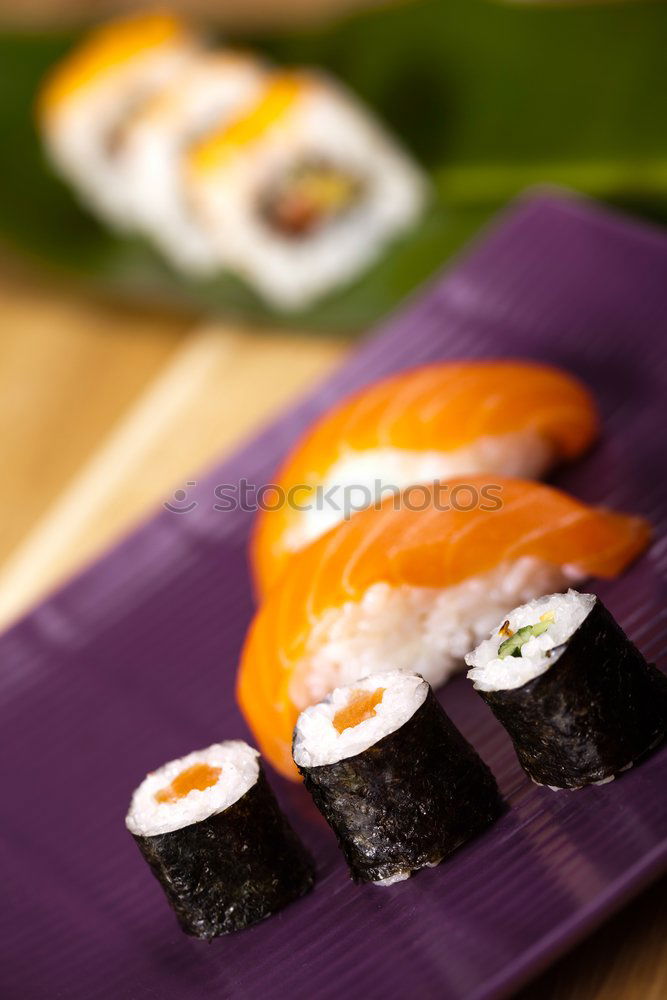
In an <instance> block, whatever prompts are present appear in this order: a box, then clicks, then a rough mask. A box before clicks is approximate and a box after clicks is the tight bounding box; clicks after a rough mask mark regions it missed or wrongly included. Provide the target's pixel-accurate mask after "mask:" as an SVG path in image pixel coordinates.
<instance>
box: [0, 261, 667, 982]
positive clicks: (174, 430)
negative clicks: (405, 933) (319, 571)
mask: <svg viewBox="0 0 667 1000" xmlns="http://www.w3.org/2000/svg"><path fill="white" fill-rule="evenodd" d="M0 263H1V264H2V277H0V330H1V331H2V335H1V337H0V422H1V423H0V426H2V428H3V433H2V435H0V468H1V469H2V489H1V490H0V514H1V518H0V625H6V624H7V623H9V622H10V621H12V620H14V619H15V618H16V616H17V615H19V614H20V613H21V612H22V611H24V610H25V609H26V608H28V607H29V606H30V604H31V603H32V602H33V601H34V600H36V599H37V598H39V597H40V596H42V595H44V594H45V593H46V592H47V591H48V590H49V589H51V588H52V587H54V586H56V585H57V584H58V582H59V581H61V580H62V579H64V578H65V577H66V576H67V575H68V574H69V573H71V572H72V571H74V570H75V569H76V568H77V567H80V566H81V565H83V564H85V563H86V562H87V561H88V560H90V559H92V558H94V557H95V555H97V554H98V553H99V552H100V551H101V550H103V549H104V548H105V547H106V546H108V545H109V544H110V543H112V542H113V540H114V538H117V537H118V536H119V535H120V534H121V533H122V532H124V531H126V530H128V528H129V527H130V526H131V525H132V524H133V523H135V522H136V521H137V520H138V519H139V518H141V517H142V516H145V514H146V513H147V512H148V511H150V509H151V507H153V506H155V505H156V504H158V503H159V502H160V501H163V500H164V499H166V498H168V497H169V496H170V495H171V493H172V491H173V489H174V488H176V487H178V486H179V485H180V484H182V483H184V482H185V481H186V480H188V479H191V478H194V477H196V475H197V473H198V471H200V470H201V469H202V467H204V466H205V465H206V464H208V463H210V462H211V461H213V460H214V459H217V458H219V457H220V455H222V454H224V453H225V452H228V451H230V449H232V448H233V447H234V446H235V445H236V444H237V443H238V442H240V441H241V440H242V439H243V438H244V437H246V436H247V435H248V434H250V433H251V432H252V431H253V430H254V429H255V428H257V427H258V426H259V425H261V424H262V423H263V422H264V421H266V420H268V419H270V418H271V416H272V415H273V414H275V413H277V412H278V411H279V410H280V409H281V408H282V407H283V406H284V405H285V404H286V403H287V402H288V401H290V400H291V399H293V398H295V397H296V396H297V395H298V394H299V393H300V392H302V391H305V390H306V389H307V388H309V387H310V386H312V385H313V384H314V382H315V381H316V380H317V379H318V378H320V377H321V376H322V375H324V374H325V373H326V372H328V371H330V370H331V369H332V367H333V366H334V365H336V364H337V363H338V362H339V361H340V360H341V359H342V358H343V357H344V356H345V353H346V351H347V350H348V349H349V348H348V347H347V346H346V345H345V343H344V342H342V341H341V340H334V339H327V338H323V337H321V336H311V337H305V336H300V335H298V334H289V333H281V334H276V333H273V332H271V331H266V330H257V329H241V328H239V327H238V326H230V325H224V324H222V323H217V322H216V323H208V324H201V323H199V324H196V323H195V322H194V321H193V320H192V318H191V317H184V316H173V315H167V314H164V313H159V312H156V311H148V310H147V311H143V312H142V311H138V310H136V309H132V310H130V309H127V308H123V307H119V306H117V305H113V304H111V303H109V302H105V301H102V300H98V299H95V298H92V297H86V296H84V295H82V294H81V293H80V291H78V290H73V289H71V290H68V289H63V288H62V287H60V286H58V285H54V284H50V283H49V282H48V281H47V280H46V279H37V278H35V277H33V276H31V275H29V274H27V273H25V272H23V271H22V270H21V269H19V268H17V267H16V266H15V265H11V264H9V263H7V262H5V261H1V260H0ZM666 889H667V881H663V882H661V883H658V884H657V885H655V886H653V887H651V888H650V889H648V890H647V891H646V892H645V893H644V894H643V895H642V896H640V897H639V898H638V899H637V900H635V901H634V902H633V903H631V904H630V905H629V906H628V907H627V908H626V909H625V910H624V911H622V912H621V913H620V914H619V915H618V916H617V917H615V918H614V919H613V920H612V921H611V922H610V923H608V924H607V925H605V927H603V928H602V929H600V930H599V931H598V932H597V933H596V934H595V935H594V936H593V937H592V938H590V939H589V940H588V941H586V942H584V943H583V944H582V945H581V946H580V947H579V948H578V949H577V950H576V951H575V952H573V953H572V954H570V955H569V956H567V957H566V958H565V959H563V960H562V961H561V962H560V963H559V964H558V965H557V966H555V967H554V968H552V969H551V970H549V971H548V972H546V973H545V974H544V976H543V977H542V978H541V979H540V980H539V981H538V982H536V983H534V984H533V985H532V986H531V987H529V988H528V989H527V990H526V991H524V993H523V994H522V1000H538V998H540V1000H550V998H554V1000H555V998H558V1000H593V998H595V1000H664V998H667V948H666V947H665V944H664V942H665V940H666V939H667V892H666ZM119 1000H120V998H119Z"/></svg>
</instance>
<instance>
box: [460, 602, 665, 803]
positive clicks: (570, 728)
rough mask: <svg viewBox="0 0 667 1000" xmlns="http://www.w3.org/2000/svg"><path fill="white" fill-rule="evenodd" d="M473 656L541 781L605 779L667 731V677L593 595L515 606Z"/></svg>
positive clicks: (478, 676) (482, 687)
mask: <svg viewBox="0 0 667 1000" xmlns="http://www.w3.org/2000/svg"><path fill="white" fill-rule="evenodd" d="M466 663H468V665H469V666H471V667H472V669H471V670H470V671H469V672H468V677H469V678H470V679H471V680H472V681H474V684H475V688H476V689H477V691H478V692H479V694H480V695H481V697H482V698H483V699H484V701H485V702H486V703H487V705H489V707H490V708H491V709H492V710H493V713H494V714H495V715H496V717H497V718H498V719H499V720H500V722H501V723H502V724H503V726H504V727H505V729H506V730H507V732H508V733H509V735H510V737H511V739H512V742H513V744H514V748H515V750H516V752H517V756H518V757H519V761H520V763H521V766H522V767H523V769H524V770H525V771H526V773H527V774H528V776H529V777H530V778H532V779H533V781H535V782H536V783H537V784H540V785H549V786H550V787H551V788H579V787H581V786H582V785H589V784H604V783H605V782H607V781H611V780H612V779H613V778H614V777H615V776H616V775H617V774H619V773H620V772H621V771H625V770H627V769H628V768H630V767H632V765H633V764H634V763H635V762H636V761H638V760H639V759H640V758H641V757H643V756H644V755H645V754H647V753H648V752H649V751H650V750H652V749H653V748H654V747H656V746H657V745H658V744H659V743H661V742H662V740H663V739H664V738H665V735H666V733H667V678H665V676H664V675H663V674H662V673H661V672H660V671H659V670H658V669H657V668H656V667H655V666H653V665H652V664H649V663H647V662H646V660H645V659H644V657H643V656H642V654H641V653H640V652H639V650H638V649H637V647H636V646H634V645H633V644H632V643H631V642H630V640H629V639H628V637H627V636H626V635H625V633H624V632H623V630H622V629H621V628H620V626H619V625H618V623H617V622H616V621H615V620H614V618H613V617H612V615H611V614H610V613H609V611H608V610H607V608H606V607H605V606H604V604H603V603H602V601H601V600H600V598H599V597H595V596H594V595H593V594H580V593H577V592H576V591H574V590H570V591H568V593H567V594H552V595H550V596H548V597H542V598H539V599H538V600H536V601H531V602H530V603H528V604H524V605H522V606H521V607H518V608H515V610H514V611H512V612H511V613H510V614H509V615H507V617H506V618H505V620H504V621H503V622H502V624H499V625H498V626H497V627H496V628H495V629H494V631H493V633H492V635H491V637H490V638H489V639H486V640H485V641H484V642H482V643H481V644H480V645H479V646H478V647H477V649H475V650H474V651H473V652H472V653H469V654H468V655H467V656H466Z"/></svg>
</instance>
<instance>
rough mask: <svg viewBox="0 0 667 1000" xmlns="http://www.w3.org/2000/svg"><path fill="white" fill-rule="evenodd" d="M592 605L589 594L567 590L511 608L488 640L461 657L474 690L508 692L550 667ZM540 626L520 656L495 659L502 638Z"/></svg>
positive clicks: (523, 647) (525, 644) (524, 645)
mask: <svg viewBox="0 0 667 1000" xmlns="http://www.w3.org/2000/svg"><path fill="white" fill-rule="evenodd" d="M594 604H595V597H594V595H593V594H580V593H578V592H577V591H576V590H568V592H567V593H566V594H549V595H547V596H546V597H539V598H537V600H534V601H529V602H528V603H527V604H523V605H521V606H520V607H518V608H515V609H514V610H513V611H512V612H511V613H510V614H509V615H508V617H507V618H506V619H504V620H503V621H502V622H498V623H497V625H496V627H495V628H494V629H493V630H492V632H491V635H490V637H489V638H488V639H485V640H484V641H483V642H482V643H480V644H479V646H478V647H477V648H476V649H474V650H473V651H472V652H471V653H468V654H467V655H466V657H465V662H466V663H467V664H468V666H469V667H471V668H472V669H471V670H469V671H468V677H469V679H470V680H471V681H474V684H475V688H477V690H478V691H509V690H512V689H513V688H518V687H522V686H523V685H524V684H527V683H528V681H532V680H533V678H534V677H539V676H540V674H543V673H544V672H545V671H546V670H548V669H549V668H550V667H553V666H554V665H555V664H556V663H557V662H558V659H559V657H560V656H561V655H562V654H563V653H564V652H565V649H566V648H567V647H566V643H567V640H568V639H569V638H570V636H571V635H572V634H573V633H574V632H575V631H576V630H577V629H578V628H579V626H580V625H581V623H582V622H583V621H584V619H585V618H586V616H587V615H588V614H589V613H590V611H591V610H592V608H593V605H594ZM539 623H542V625H543V627H544V628H545V630H544V631H543V632H541V634H539V635H533V636H530V637H529V638H528V639H527V641H526V642H525V643H524V644H523V645H522V646H521V647H520V655H504V656H499V655H498V654H499V650H500V649H501V647H502V644H503V641H504V639H505V638H508V637H509V638H511V636H510V633H513V634H514V635H516V633H517V632H518V631H519V629H522V628H527V627H528V628H530V627H534V626H535V625H539Z"/></svg>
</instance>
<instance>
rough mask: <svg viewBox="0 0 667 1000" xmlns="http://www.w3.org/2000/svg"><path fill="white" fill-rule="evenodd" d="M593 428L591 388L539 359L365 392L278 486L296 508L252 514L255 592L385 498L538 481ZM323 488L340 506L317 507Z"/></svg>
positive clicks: (457, 368) (313, 431) (295, 454)
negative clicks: (433, 486) (487, 477)
mask: <svg viewBox="0 0 667 1000" xmlns="http://www.w3.org/2000/svg"><path fill="white" fill-rule="evenodd" d="M597 432H598V415H597V410H596V406H595V403H594V401H593V399H592V398H591V395H590V393H589V392H588V390H587V389H586V388H585V386H583V385H582V384H581V383H580V382H579V381H578V380H577V379H575V378H573V376H572V375H570V374H568V373H567V372H563V371H559V369H557V368H552V367H550V366H548V365H539V364H535V363H534V362H527V361H517V360H508V361H456V362H451V361H450V362H440V363H437V364H430V365H425V366H423V367H421V368H415V369H412V370H411V371H404V372H399V373H398V374H396V375H392V376H390V377H389V378H386V379H383V380H382V381H381V382H377V383H376V384H374V385H370V386H366V387H365V388H364V389H362V390H361V391H360V392H358V393H355V395H353V396H351V397H350V398H348V399H346V400H343V402H342V403H340V404H339V405H338V406H335V407H334V408H333V409H332V410H329V411H328V412H327V413H326V414H325V415H324V416H323V417H322V418H321V419H320V420H318V421H317V422H316V423H315V425H314V426H313V427H311V428H310V430H308V432H307V433H306V434H305V435H304V437H303V439H302V440H301V441H299V442H298V443H297V445H296V447H295V448H294V449H293V451H292V453H291V454H290V455H289V456H288V457H287V459H286V460H285V462H284V463H283V465H282V467H281V468H280V469H279V471H278V472H277V474H276V475H275V476H274V478H273V479H272V482H273V483H276V484H277V485H278V486H279V488H280V489H281V490H282V491H283V492H284V494H285V495H286V496H290V495H291V491H296V493H297V495H298V501H299V502H298V503H292V504H288V503H285V504H282V505H280V506H277V507H275V508H272V509H269V510H264V511H261V512H260V513H259V514H258V516H257V521H256V524H255V529H254V534H253V542H252V562H253V570H254V576H255V581H256V585H257V589H258V590H259V591H260V592H261V593H266V591H267V590H268V589H269V587H270V586H271V584H272V583H273V582H274V581H275V580H277V579H278V578H279V577H280V575H281V573H282V571H283V570H284V568H285V565H286V564H287V562H288V561H289V559H290V557H291V556H292V554H293V553H294V552H297V551H298V550H299V549H301V548H303V547H304V546H305V545H307V544H308V543H309V542H312V541H313V540H314V539H315V538H319V537H320V535H323V534H324V533H325V532H326V531H328V530H330V529H331V528H332V527H335V525H336V524H339V523H340V522H341V521H342V520H344V518H346V517H348V516H350V514H354V512H355V511H358V510H360V509H362V508H363V507H365V506H370V505H371V504H372V503H374V502H377V501H378V500H379V499H380V498H382V497H384V496H386V495H387V492H388V491H391V490H400V489H405V488H406V487H408V486H410V485H411V484H413V483H424V482H433V480H435V479H448V478H451V477H453V476H463V475H472V474H479V473H493V474H494V475H502V476H521V477H523V478H525V479H533V478H538V477H539V476H541V475H543V474H544V473H545V472H547V470H548V469H550V468H551V467H552V466H553V465H555V464H557V463H558V462H561V461H563V460H564V459H573V458H576V457H577V456H578V455H580V454H581V453H582V452H583V451H584V450H585V449H586V448H587V447H588V446H589V445H590V444H591V443H592V442H593V440H594V439H595V437H596V436H597ZM318 491H319V493H320V494H322V495H324V496H333V497H335V499H336V500H337V501H338V504H337V505H334V504H330V505H327V506H323V505H322V504H318V503H316V502H315V500H316V497H317V495H318ZM346 494H347V500H346Z"/></svg>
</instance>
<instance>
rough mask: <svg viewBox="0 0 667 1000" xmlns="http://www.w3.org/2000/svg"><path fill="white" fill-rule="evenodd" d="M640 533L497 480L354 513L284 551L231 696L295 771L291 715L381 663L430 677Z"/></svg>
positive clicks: (472, 480) (275, 759)
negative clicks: (523, 607) (518, 609)
mask: <svg viewBox="0 0 667 1000" xmlns="http://www.w3.org/2000/svg"><path fill="white" fill-rule="evenodd" d="M649 536H650V529H649V526H648V524H647V523H646V522H645V521H644V520H642V519H641V518H639V517H632V516H628V515H624V514H617V513H613V512H611V511H607V510H603V509H599V508H595V507H589V506H587V505H586V504H584V503H581V502H580V501H578V500H575V499H574V498H572V497H570V496H568V495H567V494H565V493H562V492H561V491H559V490H556V489H553V488H552V487H549V486H545V485H543V484H540V483H534V482H528V481H526V480H520V479H506V478H503V477H501V476H497V477H496V476H494V477H493V478H492V479H490V480H489V478H488V477H480V476H477V477H475V476H470V477H466V478H464V479H458V480H457V479H449V480H446V481H444V482H441V483H431V484H430V485H424V486H418V487H412V488H411V489H409V490H406V491H405V492H404V493H403V494H401V495H400V496H399V497H389V498H388V499H387V500H386V501H385V502H384V503H383V504H382V506H381V507H380V508H379V509H373V508H372V507H369V508H367V509H366V510H362V511H360V512H359V513H358V514H355V515H354V517H351V518H350V519H349V520H348V521H344V522H343V523H342V524H339V525H337V526H336V527H335V528H333V529H332V530H331V531H329V532H328V533H327V534H326V535H323V536H322V537H321V538H318V539H316V540H315V541H314V542H311V544H310V545H308V546H307V547H306V548H303V549H301V550H300V551H299V552H297V553H295V554H294V556H293V557H292V559H291V560H290V562H289V563H288V565H287V567H286V569H285V572H284V573H283V575H282V577H281V578H280V580H279V581H278V583H277V584H276V585H275V586H274V587H272V589H271V590H270V591H269V592H268V594H267V595H266V598H265V599H264V601H263V602H262V604H261V605H260V608H259V610H258V612H257V614H256V616H255V619H254V621H253V623H252V625H251V627H250V630H249V632H248V636H247V638H246V642H245V646H244V649H243V652H242V655H241V663H240V668H239V674H238V682H237V695H238V699H239V703H240V705H241V708H242V710H243V713H244V715H245V717H246V719H247V721H248V723H249V725H250V727H251V728H252V730H253V732H254V734H255V737H256V739H257V741H258V743H259V745H260V747H261V749H262V752H263V753H264V754H265V755H266V756H267V757H268V759H269V760H270V761H271V762H272V763H273V764H274V765H275V766H276V767H277V768H278V770H280V771H282V772H283V773H284V774H285V775H287V776H292V777H294V765H293V761H292V757H291V753H290V749H291V742H292V731H293V729H294V725H295V722H296V719H297V716H298V715H299V712H300V711H302V710H303V709H304V708H306V707H307V706H308V705H312V704H314V703H315V702H318V701H320V700H321V699H322V698H323V697H325V696H326V694H327V693H328V692H329V691H331V690H332V689H333V688H335V687H340V686H341V685H347V684H351V683H354V682H355V681H356V680H357V679H358V678H360V677H367V676H369V675H372V674H377V673H383V672H384V671H386V670H390V669H401V670H409V671H412V672H416V673H420V674H422V676H423V677H424V678H425V679H426V680H427V681H428V682H429V683H430V684H433V685H434V686H436V685H439V684H442V683H444V682H445V681H446V680H447V679H448V678H449V677H450V676H451V675H452V674H453V673H455V672H456V671H457V670H459V669H461V668H462V667H463V666H464V656H465V654H466V653H467V652H468V651H469V650H470V649H471V648H472V647H473V646H475V645H476V643H478V642H479V641H480V640H481V639H482V638H483V637H484V636H485V635H488V633H489V630H490V629H491V628H492V627H493V625H494V624H495V622H496V621H497V620H498V619H499V618H500V619H501V620H502V618H501V616H502V615H505V614H506V613H507V612H508V611H509V610H511V608H513V607H515V606H516V605H517V604H520V603H523V602H525V601H528V600H531V599H532V598H534V597H537V596H539V595H541V594H549V593H552V592H553V591H555V590H559V589H561V590H566V589H567V588H568V587H569V586H571V585H572V584H573V583H575V582H577V581H579V580H583V579H585V578H587V577H589V576H603V577H612V576H615V575H617V574H618V573H620V572H621V571H622V570H623V569H624V568H625V567H626V566H627V565H628V564H629V563H630V562H631V561H632V560H633V559H634V558H636V557H637V555H638V554H639V553H640V552H641V551H642V550H643V549H644V548H645V546H646V545H647V542H648V539H649Z"/></svg>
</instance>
